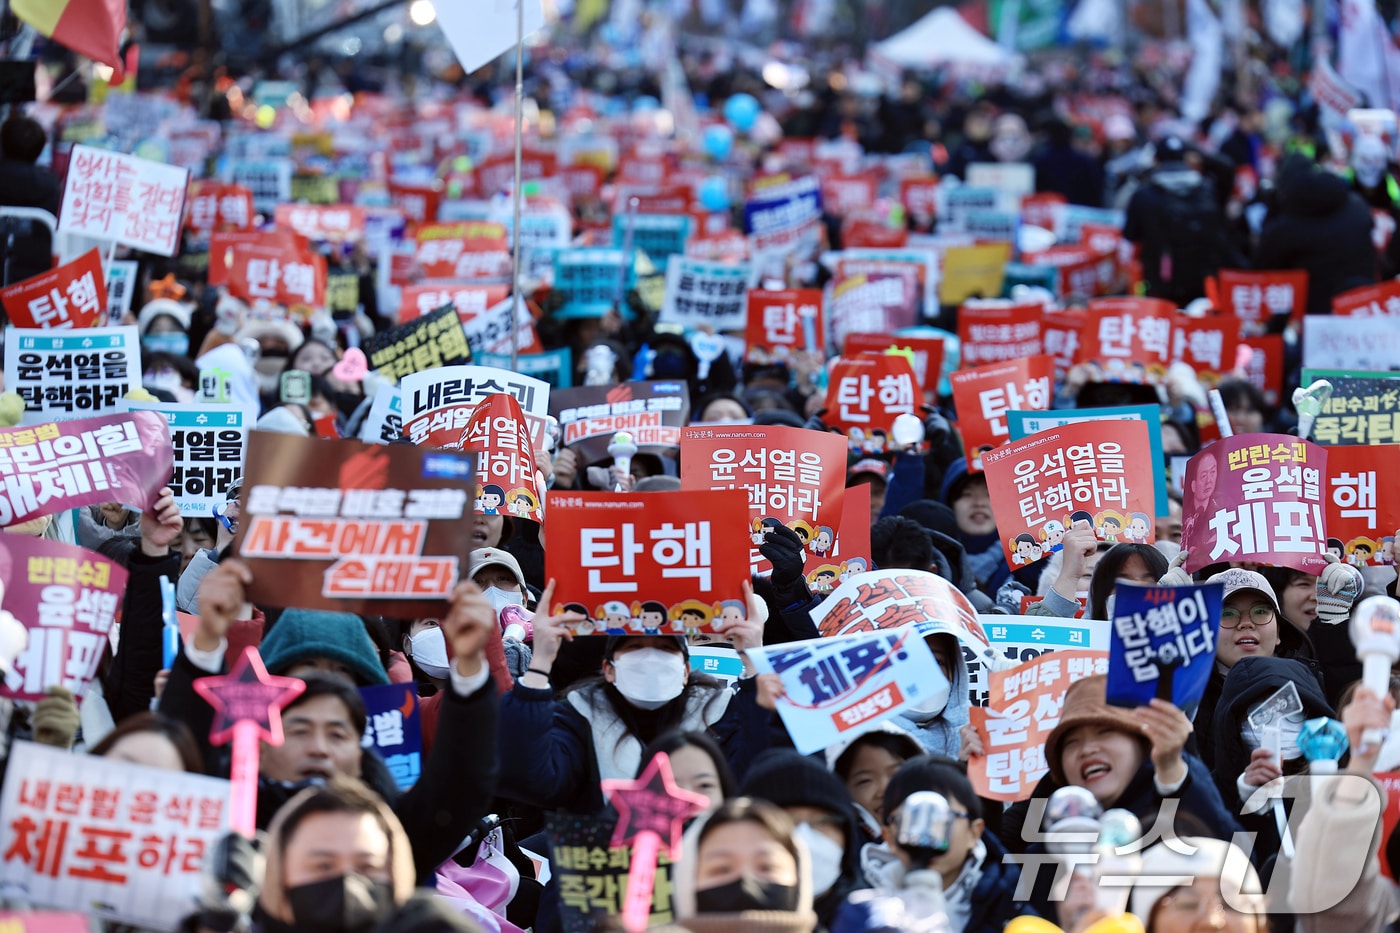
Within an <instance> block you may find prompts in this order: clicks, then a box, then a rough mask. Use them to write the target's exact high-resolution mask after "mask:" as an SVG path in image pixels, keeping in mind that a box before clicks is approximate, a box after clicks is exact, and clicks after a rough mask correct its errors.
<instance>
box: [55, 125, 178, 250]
mask: <svg viewBox="0 0 1400 933" xmlns="http://www.w3.org/2000/svg"><path fill="white" fill-rule="evenodd" d="M189 177H190V173H189V171H188V170H186V169H183V168H176V167H175V166H173V165H166V164H165V163H163V162H153V161H151V160H150V159H141V158H138V157H136V156H133V155H126V154H124V153H120V152H106V151H104V150H101V149H93V148H92V147H90V146H74V147H73V153H72V155H71V156H70V157H69V161H68V177H67V179H66V180H65V182H64V186H63V208H62V210H61V211H60V212H59V215H58V231H59V233H77V234H80V235H81V236H88V237H93V238H94V239H98V240H105V241H108V242H112V241H115V242H117V243H120V244H122V245H123V246H130V247H132V248H134V249H141V250H145V251H146V252H148V253H159V254H160V255H162V256H173V255H175V253H176V251H177V250H178V249H179V248H180V228H181V226H182V225H183V222H184V219H185V190H186V188H187V187H188V185H189Z"/></svg>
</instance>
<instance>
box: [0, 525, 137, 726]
mask: <svg viewBox="0 0 1400 933" xmlns="http://www.w3.org/2000/svg"><path fill="white" fill-rule="evenodd" d="M0 554H3V558H4V565H3V567H4V570H3V572H4V580H3V582H4V584H5V609H6V610H8V611H9V612H10V613H12V614H13V615H14V616H15V618H17V619H19V620H20V621H21V622H22V623H24V626H25V627H26V628H27V629H28V630H29V643H28V645H27V646H26V647H25V649H24V652H23V653H21V654H20V656H19V658H18V659H17V660H16V661H15V663H14V666H13V668H12V669H11V671H10V673H9V674H8V675H6V677H5V680H4V685H3V688H0V696H6V697H10V698H11V699H20V700H41V699H43V698H44V692H45V691H46V690H48V688H49V687H53V686H63V687H67V688H68V689H69V690H71V691H72V692H73V695H74V696H77V697H81V696H83V693H84V692H85V691H86V690H87V686H88V684H89V683H90V682H91V680H92V678H93V675H95V674H96V673H97V666H98V664H99V663H100V662H101V660H102V652H103V649H105V648H106V647H107V633H108V632H109V631H110V630H111V628H112V623H113V622H114V621H115V619H116V614H117V610H118V609H119V608H120V606H121V599H122V593H123V592H124V591H125V589H126V576H127V574H126V571H125V570H124V569H122V568H121V567H120V566H118V565H117V564H115V563H113V562H112V561H109V560H107V559H106V558H105V557H102V556H101V555H99V554H97V553H95V552H93V551H89V550H87V549H86V548H80V547H76V546H74V545H71V544H62V543H60V542H58V541H49V540H48V539H47V538H33V537H29V536H28V535H6V536H5V540H3V541H0Z"/></svg>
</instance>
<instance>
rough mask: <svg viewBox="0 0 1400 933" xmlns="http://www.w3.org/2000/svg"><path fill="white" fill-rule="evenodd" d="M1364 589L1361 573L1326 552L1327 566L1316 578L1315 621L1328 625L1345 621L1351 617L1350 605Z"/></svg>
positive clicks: (1364, 582)
mask: <svg viewBox="0 0 1400 933" xmlns="http://www.w3.org/2000/svg"><path fill="white" fill-rule="evenodd" d="M1364 589H1366V579H1365V578H1364V577H1363V576H1362V575H1361V571H1360V570H1358V569H1356V568H1355V567H1353V566H1352V565H1351V564H1346V563H1343V562H1341V561H1340V560H1338V559H1337V555H1336V554H1333V553H1332V552H1331V551H1328V552H1327V566H1326V567H1323V568H1322V573H1320V574H1318V577H1317V619H1318V621H1319V622H1326V623H1327V624H1328V625H1336V624H1337V623H1338V622H1344V621H1346V619H1347V617H1348V616H1350V615H1351V607H1352V604H1353V603H1355V602H1356V600H1357V599H1358V598H1359V597H1360V596H1361V592H1362V591H1363V590H1364Z"/></svg>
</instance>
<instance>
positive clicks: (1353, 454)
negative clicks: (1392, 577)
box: [1324, 444, 1400, 567]
mask: <svg viewBox="0 0 1400 933" xmlns="http://www.w3.org/2000/svg"><path fill="white" fill-rule="evenodd" d="M1397 474H1400V445H1396V444H1383V445H1372V446H1369V447H1363V446H1360V445H1348V446H1343V447H1330V448H1328V450H1327V501H1326V508H1325V510H1324V514H1325V516H1326V521H1327V537H1329V538H1336V539H1337V540H1339V541H1341V542H1342V555H1341V556H1342V558H1343V559H1344V560H1346V561H1347V562H1348V563H1350V564H1353V565H1355V566H1357V567H1364V566H1367V565H1374V566H1393V565H1394V564H1395V536H1396V533H1397V532H1398V531H1400V489H1397V488H1396V485H1395V483H1393V482H1390V481H1389V478H1390V477H1393V476H1396V475H1397ZM1381 477H1386V479H1385V480H1382V479H1381Z"/></svg>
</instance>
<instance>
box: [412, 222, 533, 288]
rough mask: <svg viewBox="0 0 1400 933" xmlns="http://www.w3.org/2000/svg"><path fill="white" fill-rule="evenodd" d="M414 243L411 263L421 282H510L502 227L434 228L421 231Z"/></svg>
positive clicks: (440, 226) (504, 230)
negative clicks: (508, 280)
mask: <svg viewBox="0 0 1400 933" xmlns="http://www.w3.org/2000/svg"><path fill="white" fill-rule="evenodd" d="M414 240H415V243H416V246H415V248H414V261H415V263H416V264H417V265H418V267H419V269H420V270H421V272H422V275H423V277H424V278H428V279H455V280H459V281H460V280H467V281H471V280H476V281H481V280H502V279H509V278H510V270H511V254H510V246H509V241H508V240H507V237H506V228H505V227H504V226H502V225H501V224H493V223H485V222H473V223H463V224H433V225H431V226H428V227H423V228H421V229H420V230H419V231H418V234H417V236H416V237H415V238H414Z"/></svg>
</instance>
